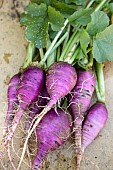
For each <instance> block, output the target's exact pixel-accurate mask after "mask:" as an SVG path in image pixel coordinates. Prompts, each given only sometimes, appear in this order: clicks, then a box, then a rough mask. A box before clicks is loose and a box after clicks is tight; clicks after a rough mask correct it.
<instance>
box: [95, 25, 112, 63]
mask: <svg viewBox="0 0 113 170" xmlns="http://www.w3.org/2000/svg"><path fill="white" fill-rule="evenodd" d="M93 56H94V58H95V59H96V61H98V62H100V63H101V62H105V61H107V60H109V61H113V25H110V26H109V27H107V28H106V29H105V30H104V31H103V32H101V33H98V34H97V35H96V37H95V38H94V40H93Z"/></svg>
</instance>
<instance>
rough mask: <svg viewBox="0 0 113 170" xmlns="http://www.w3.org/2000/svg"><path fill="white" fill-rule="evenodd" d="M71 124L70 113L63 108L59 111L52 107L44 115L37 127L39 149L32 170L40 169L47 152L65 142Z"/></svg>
mask: <svg viewBox="0 0 113 170" xmlns="http://www.w3.org/2000/svg"><path fill="white" fill-rule="evenodd" d="M71 126H72V122H71V117H70V115H69V114H68V113H65V112H64V111H63V110H61V109H58V110H57V112H55V110H54V109H51V110H50V111H49V112H48V113H47V114H46V115H45V116H44V117H43V119H42V120H41V121H40V122H39V125H38V126H37V127H36V136H37V140H38V149H37V154H36V157H35V159H34V162H33V166H32V170H39V169H40V168H41V167H42V164H43V162H44V159H45V157H46V156H47V154H48V153H49V152H51V151H54V150H56V149H58V148H59V147H60V146H61V145H63V144H64V142H65V141H66V139H67V138H68V137H69V135H70V132H71Z"/></svg>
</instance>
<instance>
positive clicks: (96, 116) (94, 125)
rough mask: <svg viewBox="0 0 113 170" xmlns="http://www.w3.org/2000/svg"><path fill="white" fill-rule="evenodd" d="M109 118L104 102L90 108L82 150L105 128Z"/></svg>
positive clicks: (83, 133) (84, 126)
mask: <svg viewBox="0 0 113 170" xmlns="http://www.w3.org/2000/svg"><path fill="white" fill-rule="evenodd" d="M107 118H108V111H107V108H106V106H105V104H104V103H101V102H97V103H95V104H94V105H93V106H92V107H91V108H90V109H89V111H88V114H87V116H86V119H85V121H84V123H83V128H82V152H84V150H85V149H86V147H87V146H88V145H89V144H90V143H91V142H93V140H94V139H95V138H96V137H97V135H98V134H99V132H100V131H101V130H102V129H103V128H104V126H105V124H106V121H107Z"/></svg>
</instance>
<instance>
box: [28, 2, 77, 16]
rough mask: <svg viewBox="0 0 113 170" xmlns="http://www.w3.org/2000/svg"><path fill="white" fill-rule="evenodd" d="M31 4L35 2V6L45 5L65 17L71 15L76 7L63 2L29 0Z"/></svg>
mask: <svg viewBox="0 0 113 170" xmlns="http://www.w3.org/2000/svg"><path fill="white" fill-rule="evenodd" d="M31 2H35V3H37V4H41V3H45V4H47V5H48V6H51V7H54V8H55V9H56V10H58V11H59V12H61V13H62V14H64V16H65V17H68V16H69V15H71V14H73V13H74V12H75V9H76V5H72V4H70V5H69V4H66V2H64V1H63V0H31Z"/></svg>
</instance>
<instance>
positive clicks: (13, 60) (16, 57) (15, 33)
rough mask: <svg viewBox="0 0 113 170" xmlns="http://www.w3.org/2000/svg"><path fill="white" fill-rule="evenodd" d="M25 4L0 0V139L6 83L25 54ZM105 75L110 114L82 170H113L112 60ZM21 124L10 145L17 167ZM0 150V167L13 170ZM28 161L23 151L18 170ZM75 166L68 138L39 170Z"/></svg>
mask: <svg viewBox="0 0 113 170" xmlns="http://www.w3.org/2000/svg"><path fill="white" fill-rule="evenodd" d="M27 3H28V0H25V1H23V0H0V72H1V76H0V89H1V93H0V113H1V117H0V128H1V130H0V137H1V138H0V139H2V127H3V124H4V120H5V115H6V111H7V88H8V82H9V80H10V78H11V77H12V76H13V75H14V74H15V73H17V72H18V71H19V69H20V67H21V65H22V63H23V61H24V59H25V56H26V47H27V41H26V39H25V35H24V28H21V27H20V24H19V20H20V14H21V13H22V11H23V10H24V7H25V5H26V4H27ZM104 74H105V86H106V106H107V108H108V111H109V117H108V121H107V124H106V126H105V128H104V129H103V130H102V131H101V133H100V134H99V136H98V137H97V138H96V140H95V141H94V142H93V143H92V144H91V145H90V146H89V147H88V148H87V149H86V151H85V155H84V156H83V160H82V164H81V170H98V169H100V170H113V149H112V148H113V130H112V129H113V88H112V87H113V85H112V83H113V63H111V62H107V63H105V68H104ZM24 125H25V120H24V119H23V120H22V121H21V122H20V126H19V127H18V129H17V131H16V134H15V137H14V140H13V144H12V146H13V147H12V148H13V149H11V155H12V159H13V161H14V164H15V166H16V167H17V165H18V162H19V156H20V154H21V151H22V147H23V141H24V138H25V134H24ZM0 142H2V141H0ZM34 146H35V144H34ZM34 148H35V147H34ZM0 151H2V154H3V155H2V157H3V158H2V159H1V164H0V170H4V169H5V170H12V169H13V168H12V166H11V164H10V161H9V159H8V157H7V154H6V152H5V150H4V148H3V146H2V145H1V146H0ZM34 153H35V151H34ZM29 162H30V161H29V157H28V155H27V154H26V155H25V158H24V162H23V163H22V166H21V170H30V167H29ZM75 165H76V164H75V152H74V140H73V139H69V141H68V142H66V144H65V145H64V146H62V147H61V148H60V149H59V150H57V151H55V152H53V153H51V154H49V155H48V157H47V159H46V161H45V163H44V167H43V168H42V170H76V169H75Z"/></svg>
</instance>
